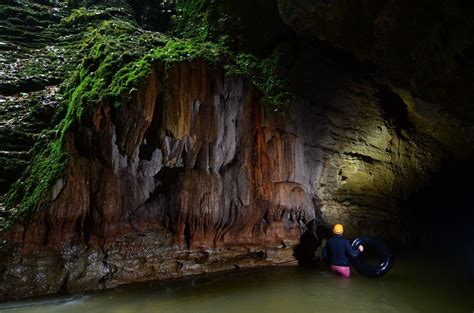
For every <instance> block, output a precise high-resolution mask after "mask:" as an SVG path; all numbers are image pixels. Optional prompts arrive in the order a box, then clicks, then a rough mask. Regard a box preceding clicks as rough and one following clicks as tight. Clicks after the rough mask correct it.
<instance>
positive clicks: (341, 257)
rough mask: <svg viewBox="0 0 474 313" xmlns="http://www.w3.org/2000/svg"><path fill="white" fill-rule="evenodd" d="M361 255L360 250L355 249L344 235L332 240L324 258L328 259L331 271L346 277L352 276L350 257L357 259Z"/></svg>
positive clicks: (327, 245)
mask: <svg viewBox="0 0 474 313" xmlns="http://www.w3.org/2000/svg"><path fill="white" fill-rule="evenodd" d="M359 254H360V251H359V250H358V249H353V248H352V247H351V244H350V243H349V241H348V240H347V239H345V238H344V237H343V236H342V235H335V236H334V237H332V238H330V239H329V240H328V242H327V244H326V246H325V247H324V250H323V255H322V257H323V258H325V257H327V258H328V260H329V264H330V265H331V270H332V271H333V272H336V273H338V274H340V275H342V276H344V277H349V276H350V275H351V272H350V267H349V255H352V256H353V257H356V256H358V255H359Z"/></svg>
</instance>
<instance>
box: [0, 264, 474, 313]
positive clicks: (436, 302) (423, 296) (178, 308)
mask: <svg viewBox="0 0 474 313" xmlns="http://www.w3.org/2000/svg"><path fill="white" fill-rule="evenodd" d="M395 261H396V262H395V266H394V267H393V269H392V270H391V272H389V273H388V274H387V275H386V276H384V277H382V278H378V279H369V278H365V277H363V276H361V275H359V274H357V273H355V272H354V271H353V275H352V277H351V278H349V279H345V278H342V277H338V276H335V275H333V274H331V273H330V272H329V271H328V270H327V269H324V268H318V269H316V268H311V269H307V268H300V267H290V266H286V267H276V268H265V269H257V270H255V269H254V270H240V271H235V272H230V273H224V274H222V273H220V274H212V275H209V276H207V275H204V276H198V277H193V278H187V279H184V280H175V281H168V282H163V281H162V282H153V283H144V284H137V285H134V286H128V287H119V288H116V289H114V290H108V291H102V292H97V293H92V294H81V295H74V296H64V297H56V298H40V299H35V300H25V301H20V302H9V303H4V304H1V305H0V311H2V312H6V313H10V312H11V313H13V312H25V313H26V312H28V313H33V312H35V313H40V312H69V313H74V312H81V313H83V312H88V313H94V312H101V313H102V312H103V313H106V312H117V313H119V312H120V313H129V312H130V313H131V312H143V313H144V312H160V313H172V312H173V313H178V312H186V313H190V312H193V313H205V312H229V313H231V312H239V313H240V312H249V313H250V312H259V313H264V312H272V313H277V312H285V313H289V312H338V313H341V312H367V313H370V312H377V313H383V312H404V313H410V312H431V313H433V312H443V313H444V312H472V310H473V309H474V298H473V297H472V295H474V284H473V281H472V278H469V276H467V275H465V273H463V272H461V271H457V270H455V268H456V267H454V265H453V264H452V263H450V262H448V261H442V260H437V259H435V260H429V261H428V258H420V257H399V258H397V259H396V260H395Z"/></svg>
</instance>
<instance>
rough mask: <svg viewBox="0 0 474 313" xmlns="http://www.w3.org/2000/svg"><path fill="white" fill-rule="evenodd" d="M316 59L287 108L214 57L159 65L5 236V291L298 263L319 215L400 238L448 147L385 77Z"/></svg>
mask: <svg viewBox="0 0 474 313" xmlns="http://www.w3.org/2000/svg"><path fill="white" fill-rule="evenodd" d="M301 51H304V50H301ZM304 60H305V58H304V56H301V55H300V56H296V57H295V60H294V63H293V66H292V72H291V75H290V76H292V77H294V76H295V75H296V76H298V77H299V78H298V81H299V82H300V83H299V84H298V86H299V87H298V88H296V89H295V92H296V93H297V95H298V97H297V99H296V100H295V101H294V103H293V104H292V107H291V109H290V110H289V111H288V112H287V113H286V115H281V114H269V113H268V112H266V110H265V107H264V106H262V104H261V103H260V102H259V100H258V94H257V93H256V91H255V90H254V89H253V88H251V87H249V86H248V85H247V84H246V82H245V80H244V79H243V78H241V77H226V76H225V75H224V73H223V72H222V71H221V70H219V69H215V68H211V67H209V66H208V65H207V64H206V63H205V62H204V61H196V62H193V63H183V64H179V65H176V66H174V67H173V68H172V69H171V70H170V71H169V72H168V73H167V74H166V75H165V72H164V69H163V67H162V66H160V65H156V67H155V68H154V70H153V73H152V75H151V76H150V77H149V78H148V79H147V80H146V82H144V83H143V85H142V86H141V87H140V90H139V91H138V93H137V94H136V95H135V96H134V97H133V99H132V100H130V101H129V102H127V103H125V104H124V105H123V106H122V107H121V108H119V109H112V108H111V107H109V106H107V105H102V106H100V107H98V108H97V109H96V110H95V113H94V116H93V119H92V120H91V121H90V123H86V124H84V125H82V126H80V127H78V128H76V129H74V130H72V131H71V132H70V133H69V134H68V135H67V137H66V148H67V150H68V151H69V152H70V154H71V160H70V163H69V165H68V167H67V170H66V175H65V177H64V178H62V179H60V180H58V182H57V183H56V184H55V185H54V186H53V188H52V189H51V191H50V193H49V194H48V195H46V196H47V197H46V199H45V201H44V203H43V205H42V208H41V209H40V210H39V211H38V212H37V213H35V214H34V215H33V216H31V217H29V218H28V220H25V221H24V222H22V223H19V224H17V225H16V226H15V228H14V229H13V230H11V231H9V232H7V233H3V234H2V235H1V239H2V240H3V241H2V247H1V253H2V262H1V265H2V271H1V272H2V276H1V277H2V283H1V284H0V287H1V292H2V294H1V298H3V299H7V298H20V297H25V296H32V295H38V294H47V293H56V292H65V291H66V292H78V291H84V290H93V289H99V288H107V287H113V286H116V285H119V284H124V283H129V282H136V281H141V280H151V279H162V278H170V277H180V276H184V275H190V274H198V273H205V272H212V271H218V270H229V269H234V268H240V267H248V266H261V265H275V264H282V263H285V264H290V263H294V262H295V261H296V260H295V257H294V256H293V249H294V247H295V246H296V245H297V244H298V242H299V239H300V236H301V235H302V234H303V233H304V232H305V231H306V230H307V225H308V224H309V223H310V222H311V221H317V222H318V223H321V222H322V220H323V219H324V220H325V221H326V222H327V223H334V222H342V223H344V224H345V225H346V230H347V234H348V236H351V235H354V234H359V233H368V234H378V235H382V236H384V237H385V238H388V239H392V240H393V239H394V240H396V241H397V242H402V241H404V240H405V237H404V236H405V235H406V232H405V231H404V229H403V225H402V221H401V218H400V214H399V211H398V206H397V204H398V201H399V200H401V199H404V197H405V196H406V195H407V194H409V193H410V192H412V191H413V190H415V189H416V188H417V186H421V185H423V183H424V181H425V180H426V179H428V178H429V174H430V172H431V171H434V170H436V169H437V168H438V167H439V166H440V163H441V161H442V159H443V158H445V157H446V153H447V151H448V150H447V148H446V147H445V146H444V145H443V144H442V143H441V142H440V141H439V140H437V139H436V138H435V137H436V136H434V137H433V135H430V134H429V133H428V132H426V131H424V128H420V127H419V126H416V125H415V124H413V123H412V122H411V118H410V113H409V111H408V109H407V105H406V103H405V102H404V101H402V98H401V97H400V96H399V95H398V94H397V93H395V92H394V91H392V90H389V89H388V87H384V86H378V85H377V84H376V83H375V82H374V81H372V80H370V79H368V78H367V77H366V76H364V75H363V74H360V73H359V74H357V73H355V72H353V71H348V70H345V69H344V67H333V66H331V65H330V64H328V63H327V61H328V60H326V61H324V62H321V61H322V60H323V59H321V58H320V59H319V60H318V61H317V62H314V63H311V62H308V61H307V60H306V61H304ZM325 62H326V63H325ZM321 64H328V65H327V66H321ZM312 66H318V70H316V69H315V68H312ZM302 67H304V69H305V70H306V73H307V74H306V75H309V77H306V78H309V79H307V80H305V79H302V77H301V76H300V75H303V74H302V72H301V68H302ZM308 70H309V71H308ZM308 73H309V74H308ZM311 76H313V77H311ZM305 82H307V83H308V84H309V85H305V84H306V83H305ZM405 98H406V99H408V96H407V95H405ZM387 103H389V107H390V108H391V109H390V110H388V109H387V107H386V105H387ZM397 110H401V112H405V115H403V114H401V115H400V114H395V113H396V112H398V111H397ZM394 112H395V113H394ZM424 121H425V123H428V124H429V123H432V122H433V120H428V119H425V120H424ZM430 121H431V122H430ZM425 127H426V125H425ZM50 203H52V204H51V206H49V204H50ZM20 286H21V288H20Z"/></svg>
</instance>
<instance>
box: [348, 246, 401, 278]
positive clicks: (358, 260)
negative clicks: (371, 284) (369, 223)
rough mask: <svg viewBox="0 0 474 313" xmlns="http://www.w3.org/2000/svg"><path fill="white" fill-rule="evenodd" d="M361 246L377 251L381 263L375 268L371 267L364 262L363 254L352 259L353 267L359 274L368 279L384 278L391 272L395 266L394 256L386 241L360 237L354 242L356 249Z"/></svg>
mask: <svg viewBox="0 0 474 313" xmlns="http://www.w3.org/2000/svg"><path fill="white" fill-rule="evenodd" d="M360 245H363V246H364V248H366V247H370V248H372V249H374V250H375V251H377V255H378V256H379V258H380V263H379V264H378V265H375V266H374V265H369V264H367V263H365V262H364V261H363V260H362V257H361V254H359V255H358V256H357V257H351V265H352V266H353V267H354V269H355V270H356V271H357V272H359V273H360V274H362V275H364V276H366V277H382V276H383V275H385V274H387V273H388V272H389V271H390V269H391V268H392V265H393V254H392V250H391V249H390V248H389V247H388V245H387V244H386V243H385V241H383V240H382V239H379V238H376V237H359V238H356V239H354V241H353V242H352V247H353V248H354V249H358V247H359V246H360ZM362 253H363V252H362Z"/></svg>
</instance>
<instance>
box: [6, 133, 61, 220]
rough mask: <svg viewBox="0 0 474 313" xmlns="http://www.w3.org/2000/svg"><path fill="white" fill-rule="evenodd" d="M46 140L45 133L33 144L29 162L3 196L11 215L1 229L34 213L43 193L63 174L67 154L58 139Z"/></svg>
mask: <svg viewBox="0 0 474 313" xmlns="http://www.w3.org/2000/svg"><path fill="white" fill-rule="evenodd" d="M47 137H48V135H47V134H46V133H45V134H44V135H43V138H42V140H41V142H39V143H37V144H36V145H35V148H34V149H33V153H35V156H34V157H33V160H32V162H31V163H30V165H29V166H28V167H27V169H26V170H25V171H24V172H23V174H22V176H21V177H20V179H19V180H17V181H16V182H15V183H14V184H13V185H12V187H11V188H10V190H9V192H8V193H7V195H6V197H5V207H6V209H7V210H8V211H10V213H11V216H10V219H9V220H7V221H5V223H7V222H8V223H7V224H6V225H4V226H12V225H13V224H14V222H16V221H17V220H19V219H20V218H22V217H23V216H25V215H27V214H29V213H30V212H32V211H34V210H35V209H36V208H37V206H38V205H39V203H40V201H41V199H43V198H44V192H45V191H46V190H47V189H48V188H49V187H50V186H51V185H52V184H53V183H54V182H55V181H56V180H57V179H58V178H59V177H60V175H61V174H62V173H63V171H64V167H65V164H66V163H67V159H68V155H67V153H66V152H65V151H64V149H63V148H62V144H61V142H60V141H59V140H56V141H54V142H53V143H48V142H50V140H48V138H47ZM45 144H46V148H44V145H45Z"/></svg>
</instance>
